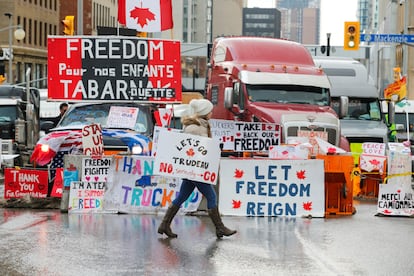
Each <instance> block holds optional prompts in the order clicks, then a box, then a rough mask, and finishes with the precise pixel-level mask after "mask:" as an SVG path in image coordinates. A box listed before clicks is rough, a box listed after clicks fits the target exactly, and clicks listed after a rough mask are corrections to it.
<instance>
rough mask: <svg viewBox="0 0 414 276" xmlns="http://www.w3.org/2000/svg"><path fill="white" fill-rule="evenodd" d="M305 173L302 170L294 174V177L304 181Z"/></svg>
mask: <svg viewBox="0 0 414 276" xmlns="http://www.w3.org/2000/svg"><path fill="white" fill-rule="evenodd" d="M305 172H306V171H304V170H301V171H298V172H296V176H297V177H298V179H305V178H306V176H305Z"/></svg>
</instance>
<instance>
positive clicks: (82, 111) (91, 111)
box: [58, 103, 152, 133]
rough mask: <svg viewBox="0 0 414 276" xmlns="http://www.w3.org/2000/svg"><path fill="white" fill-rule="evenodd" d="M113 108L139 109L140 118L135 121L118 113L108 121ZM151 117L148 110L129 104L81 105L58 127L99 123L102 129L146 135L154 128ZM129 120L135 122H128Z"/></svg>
mask: <svg viewBox="0 0 414 276" xmlns="http://www.w3.org/2000/svg"><path fill="white" fill-rule="evenodd" d="M111 106H121V107H131V108H132V107H134V108H138V116H137V118H136V120H135V119H132V118H130V116H127V115H128V114H126V115H125V114H122V113H119V112H118V115H115V116H112V118H110V119H109V120H108V118H109V112H110V109H111ZM149 116H150V112H149V109H148V108H146V107H144V106H138V105H134V104H128V103H125V104H114V103H107V104H91V105H79V106H76V107H72V108H70V109H69V110H68V111H67V112H66V114H65V115H64V117H63V119H62V121H61V122H60V123H59V125H58V127H79V126H85V125H90V124H92V123H97V124H100V125H101V126H102V128H117V129H131V130H134V131H137V132H140V133H146V132H148V131H149V130H151V127H152V126H150V122H152V121H151V120H150V117H149ZM128 120H134V121H133V122H132V121H131V122H127V121H128ZM109 121H110V122H109ZM117 121H118V122H117ZM110 124H111V125H110Z"/></svg>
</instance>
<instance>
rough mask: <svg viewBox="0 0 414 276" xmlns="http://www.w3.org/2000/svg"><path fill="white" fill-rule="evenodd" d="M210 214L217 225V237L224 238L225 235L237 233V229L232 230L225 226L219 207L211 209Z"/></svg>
mask: <svg viewBox="0 0 414 276" xmlns="http://www.w3.org/2000/svg"><path fill="white" fill-rule="evenodd" d="M208 215H209V216H210V218H211V220H212V221H213V223H214V225H215V226H216V236H217V238H222V237H223V236H231V235H233V234H236V233H237V231H236V230H230V229H229V228H227V227H226V226H224V224H223V221H222V220H221V217H220V213H219V210H218V207H216V208H213V209H209V210H208Z"/></svg>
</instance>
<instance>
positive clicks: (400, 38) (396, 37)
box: [360, 34, 414, 43]
mask: <svg viewBox="0 0 414 276" xmlns="http://www.w3.org/2000/svg"><path fill="white" fill-rule="evenodd" d="M360 41H361V42H384V43H414V35H404V34H361V35H360Z"/></svg>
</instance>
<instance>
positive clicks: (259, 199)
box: [219, 159, 325, 217]
mask: <svg viewBox="0 0 414 276" xmlns="http://www.w3.org/2000/svg"><path fill="white" fill-rule="evenodd" d="M220 183H223V184H225V185H220V186H219V188H220V190H219V209H220V212H221V213H222V214H223V215H230V216H269V217H271V216H285V217H309V216H311V217H324V216H325V174H324V163H323V160H315V159H313V160H270V159H261V160H260V162H258V160H257V159H221V161H220Z"/></svg>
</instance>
